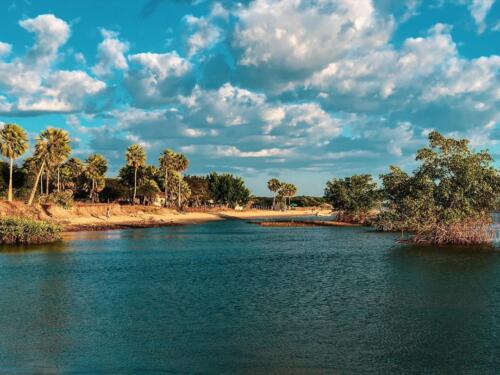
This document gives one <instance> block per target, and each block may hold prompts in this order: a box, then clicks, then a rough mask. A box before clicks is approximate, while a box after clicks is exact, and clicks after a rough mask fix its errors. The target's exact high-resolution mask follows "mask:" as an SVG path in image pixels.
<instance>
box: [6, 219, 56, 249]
mask: <svg viewBox="0 0 500 375" xmlns="http://www.w3.org/2000/svg"><path fill="white" fill-rule="evenodd" d="M60 239H61V227H60V226H59V225H57V224H53V223H49V222H46V221H39V220H34V219H29V218H23V217H6V218H0V243H1V244H7V245H13V244H42V243H50V242H55V241H58V240H60Z"/></svg>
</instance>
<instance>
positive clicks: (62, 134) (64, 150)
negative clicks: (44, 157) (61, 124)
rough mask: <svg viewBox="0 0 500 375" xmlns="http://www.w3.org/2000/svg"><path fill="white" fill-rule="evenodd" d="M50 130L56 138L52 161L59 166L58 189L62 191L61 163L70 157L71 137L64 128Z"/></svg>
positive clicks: (55, 165)
mask: <svg viewBox="0 0 500 375" xmlns="http://www.w3.org/2000/svg"><path fill="white" fill-rule="evenodd" d="M49 132H50V134H51V137H53V139H54V143H55V144H56V147H55V150H54V155H53V160H52V163H53V166H54V167H56V168H57V191H61V177H60V174H61V173H60V169H61V165H62V164H63V163H64V162H65V161H66V160H67V159H68V157H69V155H70V154H71V147H70V142H71V139H70V137H69V134H68V132H67V131H65V130H63V129H54V128H50V129H49ZM47 194H48V190H47Z"/></svg>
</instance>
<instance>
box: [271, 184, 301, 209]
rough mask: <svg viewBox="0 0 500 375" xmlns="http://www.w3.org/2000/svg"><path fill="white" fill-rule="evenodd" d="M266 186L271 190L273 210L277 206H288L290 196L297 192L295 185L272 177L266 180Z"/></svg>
mask: <svg viewBox="0 0 500 375" xmlns="http://www.w3.org/2000/svg"><path fill="white" fill-rule="evenodd" d="M267 188H268V189H269V190H270V191H272V192H273V205H272V209H273V210H275V209H277V208H278V206H284V207H282V208H285V209H286V208H288V207H289V206H290V204H291V203H290V202H291V198H292V197H293V196H295V195H296V194H297V187H296V186H295V185H294V184H290V183H288V182H281V181H280V180H278V179H277V178H272V179H270V180H269V181H268V182H267ZM278 201H279V203H282V204H279V205H278V204H277V202H278Z"/></svg>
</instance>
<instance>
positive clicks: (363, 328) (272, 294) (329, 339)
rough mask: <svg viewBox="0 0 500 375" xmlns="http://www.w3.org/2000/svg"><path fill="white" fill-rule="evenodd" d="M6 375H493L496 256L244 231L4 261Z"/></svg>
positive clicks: (1, 331)
mask: <svg viewBox="0 0 500 375" xmlns="http://www.w3.org/2000/svg"><path fill="white" fill-rule="evenodd" d="M0 285H1V293H0V373H8V374H11V373H12V374H16V373H19V374H26V373H28V374H29V373H37V374H55V373H57V374H58V373H77V374H80V373H84V374H99V373H104V374H143V373H145V374H157V373H158V374H163V373H182V374H184V373H213V374H220V373H230V374H234V373H251V374H255V373H282V374H293V373H302V374H313V373H340V374H356V373H363V374H364V373H384V374H385V373H396V374H400V373H429V372H430V373H432V372H435V373H495V372H498V371H499V370H500V341H499V337H498V336H499V334H500V253H498V252H496V251H484V250H483V251H482V250H475V251H470V250H464V249H462V250H461V249H441V250H436V249H423V248H411V247H402V246H400V245H396V244H395V243H394V235H390V234H380V233H373V232H369V231H367V230H366V229H364V228H329V227H327V228H321V227H320V228H262V227H258V226H255V225H251V224H247V223H245V222H242V221H225V222H215V223H209V224H203V225H197V226H186V227H172V228H155V229H146V230H143V229H141V230H127V231H115V232H102V233H80V234H75V235H73V237H72V239H71V240H70V241H67V242H65V243H64V244H58V245H51V246H42V247H38V248H36V249H34V250H31V251H25V252H23V251H21V250H20V249H19V250H18V251H15V252H12V251H11V252H4V253H0Z"/></svg>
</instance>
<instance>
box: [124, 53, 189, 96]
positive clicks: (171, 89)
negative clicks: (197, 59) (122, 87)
mask: <svg viewBox="0 0 500 375" xmlns="http://www.w3.org/2000/svg"><path fill="white" fill-rule="evenodd" d="M128 60H129V61H130V62H131V63H133V64H136V66H137V68H136V69H131V70H129V72H128V73H127V74H126V76H125V81H126V84H127V86H128V88H129V90H130V91H131V93H132V95H133V96H134V97H135V99H136V101H137V102H138V103H139V104H141V105H151V104H159V103H165V102H169V101H170V100H172V99H173V98H176V97H177V95H179V94H181V93H185V92H186V90H188V91H189V90H190V89H191V86H192V85H191V84H190V73H191V69H192V65H191V63H190V62H189V61H187V60H186V59H184V58H182V57H180V56H179V55H178V54H177V53H176V52H169V53H163V54H161V53H150V52H147V53H139V54H135V55H129V56H128Z"/></svg>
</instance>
